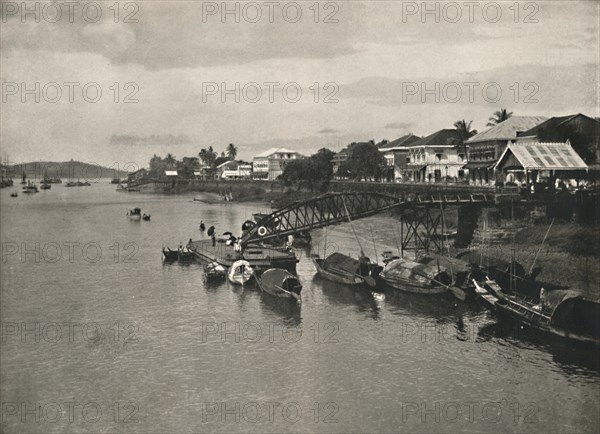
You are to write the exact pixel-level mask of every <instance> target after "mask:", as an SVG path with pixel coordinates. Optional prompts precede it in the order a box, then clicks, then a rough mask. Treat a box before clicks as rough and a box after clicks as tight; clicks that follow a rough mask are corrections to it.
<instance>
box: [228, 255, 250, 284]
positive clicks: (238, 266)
mask: <svg viewBox="0 0 600 434" xmlns="http://www.w3.org/2000/svg"><path fill="white" fill-rule="evenodd" d="M252 276H254V269H253V268H252V267H251V266H250V263H249V262H248V261H244V260H240V261H235V262H234V263H233V264H231V267H229V271H228V272H227V279H228V280H229V281H230V282H231V283H235V284H237V285H244V284H246V283H247V282H248V281H249V280H250V279H251V278H252Z"/></svg>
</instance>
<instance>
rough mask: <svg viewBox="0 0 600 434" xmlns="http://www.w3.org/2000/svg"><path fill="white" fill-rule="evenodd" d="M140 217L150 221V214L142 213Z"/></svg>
mask: <svg viewBox="0 0 600 434" xmlns="http://www.w3.org/2000/svg"><path fill="white" fill-rule="evenodd" d="M142 219H143V220H144V221H147V222H149V221H150V214H144V215H143V216H142Z"/></svg>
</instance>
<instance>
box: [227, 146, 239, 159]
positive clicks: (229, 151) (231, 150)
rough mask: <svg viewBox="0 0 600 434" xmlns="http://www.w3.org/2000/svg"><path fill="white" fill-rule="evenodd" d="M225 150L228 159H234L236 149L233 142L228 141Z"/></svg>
mask: <svg viewBox="0 0 600 434" xmlns="http://www.w3.org/2000/svg"><path fill="white" fill-rule="evenodd" d="M226 152H227V156H228V157H229V159H230V160H235V157H237V152H238V150H237V147H236V146H235V145H234V144H233V143H230V144H229V145H227V149H226Z"/></svg>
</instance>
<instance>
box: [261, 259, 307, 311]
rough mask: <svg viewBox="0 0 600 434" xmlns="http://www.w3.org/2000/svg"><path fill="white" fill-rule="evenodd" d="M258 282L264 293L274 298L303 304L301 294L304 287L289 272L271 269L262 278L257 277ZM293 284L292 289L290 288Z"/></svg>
mask: <svg viewBox="0 0 600 434" xmlns="http://www.w3.org/2000/svg"><path fill="white" fill-rule="evenodd" d="M256 282H257V283H258V287H259V288H260V290H261V291H262V292H265V293H267V294H269V295H272V296H273V297H277V298H282V299H287V300H293V301H296V302H298V303H302V298H301V296H300V292H301V291H302V285H300V282H298V279H297V278H296V277H295V276H294V275H293V274H292V273H290V272H289V271H287V270H284V269H277V268H271V269H269V270H267V271H265V272H264V273H263V275H262V276H261V277H258V276H256ZM290 284H291V286H292V287H291V288H290Z"/></svg>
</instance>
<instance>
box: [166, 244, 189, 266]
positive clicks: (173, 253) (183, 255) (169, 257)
mask: <svg viewBox="0 0 600 434" xmlns="http://www.w3.org/2000/svg"><path fill="white" fill-rule="evenodd" d="M162 255H163V256H162V257H163V262H168V263H171V262H175V261H179V262H193V261H195V259H196V256H195V255H194V253H193V252H191V251H190V250H188V249H187V248H186V249H185V250H184V249H179V250H173V249H170V248H169V247H163V249H162Z"/></svg>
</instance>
